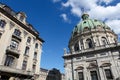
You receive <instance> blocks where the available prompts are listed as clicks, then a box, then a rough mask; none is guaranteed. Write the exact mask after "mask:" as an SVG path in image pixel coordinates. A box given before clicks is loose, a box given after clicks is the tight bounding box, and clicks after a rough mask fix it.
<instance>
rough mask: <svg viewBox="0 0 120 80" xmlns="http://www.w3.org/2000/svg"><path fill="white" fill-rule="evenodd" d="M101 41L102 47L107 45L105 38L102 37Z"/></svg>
mask: <svg viewBox="0 0 120 80" xmlns="http://www.w3.org/2000/svg"><path fill="white" fill-rule="evenodd" d="M101 41H102V45H106V44H107V39H106V38H105V37H102V39H101Z"/></svg>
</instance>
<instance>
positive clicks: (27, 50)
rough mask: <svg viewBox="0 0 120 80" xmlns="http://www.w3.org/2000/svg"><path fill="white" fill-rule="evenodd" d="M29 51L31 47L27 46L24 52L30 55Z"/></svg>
mask: <svg viewBox="0 0 120 80" xmlns="http://www.w3.org/2000/svg"><path fill="white" fill-rule="evenodd" d="M28 53H29V47H26V48H25V53H24V54H25V55H28Z"/></svg>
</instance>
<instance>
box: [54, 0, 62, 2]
mask: <svg viewBox="0 0 120 80" xmlns="http://www.w3.org/2000/svg"><path fill="white" fill-rule="evenodd" d="M60 1H61V0H53V3H57V2H60Z"/></svg>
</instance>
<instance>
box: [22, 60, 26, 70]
mask: <svg viewBox="0 0 120 80" xmlns="http://www.w3.org/2000/svg"><path fill="white" fill-rule="evenodd" d="M26 67H27V61H23V63H22V70H26Z"/></svg>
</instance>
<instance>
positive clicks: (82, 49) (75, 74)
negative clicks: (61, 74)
mask: <svg viewBox="0 0 120 80" xmlns="http://www.w3.org/2000/svg"><path fill="white" fill-rule="evenodd" d="M83 15H84V14H83ZM85 21H86V22H85ZM84 22H85V23H86V25H87V23H88V24H90V25H91V24H92V25H96V24H97V23H95V22H93V21H92V20H91V19H89V18H87V19H86V18H85V19H83V21H82V22H81V23H80V24H79V25H82V26H80V27H79V25H77V27H76V28H75V29H77V30H80V29H81V31H80V32H77V31H73V33H72V37H71V39H70V41H69V49H70V51H69V52H67V51H66V50H65V52H64V56H63V58H64V67H65V80H118V79H119V78H120V43H118V42H117V35H116V34H115V33H114V32H113V31H112V30H111V29H110V28H109V27H105V24H104V25H102V24H103V23H102V24H101V22H100V24H99V25H96V27H95V28H94V27H93V28H92V27H91V26H90V27H88V26H86V27H87V28H86V27H83V23H84ZM98 22H99V21H98Z"/></svg>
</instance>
